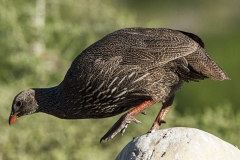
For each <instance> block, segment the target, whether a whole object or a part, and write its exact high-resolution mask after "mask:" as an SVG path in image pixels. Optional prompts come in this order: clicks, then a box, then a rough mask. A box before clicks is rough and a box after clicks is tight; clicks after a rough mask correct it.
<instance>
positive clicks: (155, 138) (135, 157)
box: [116, 127, 240, 160]
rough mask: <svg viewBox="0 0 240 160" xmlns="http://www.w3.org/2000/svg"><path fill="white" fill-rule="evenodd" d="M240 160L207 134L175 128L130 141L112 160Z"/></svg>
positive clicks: (231, 148)
mask: <svg viewBox="0 0 240 160" xmlns="http://www.w3.org/2000/svg"><path fill="white" fill-rule="evenodd" d="M130 159H131V160H159V159H160V160H240V150H239V149H238V148H237V147H235V146H233V145H231V144H229V143H227V142H225V141H223V140H221V139H219V138H218V137H215V136H213V135H211V134H209V133H207V132H204V131H201V130H198V129H194V128H184V127H176V128H169V129H164V130H159V131H156V132H154V133H150V134H145V135H142V136H140V137H137V138H135V139H133V140H132V141H131V142H129V143H128V144H127V145H126V146H125V147H124V148H123V150H122V151H121V152H120V153H119V155H118V156H117V158H116V160H130Z"/></svg>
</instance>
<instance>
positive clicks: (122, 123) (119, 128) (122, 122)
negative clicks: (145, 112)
mask: <svg viewBox="0 0 240 160" xmlns="http://www.w3.org/2000/svg"><path fill="white" fill-rule="evenodd" d="M131 121H133V122H135V123H137V124H139V123H141V121H139V120H137V119H136V118H135V117H134V116H131V115H128V114H125V115H123V116H122V117H121V118H120V119H119V120H118V121H117V122H116V123H115V124H114V125H113V126H112V127H111V128H110V129H109V131H108V132H107V133H106V134H105V135H104V136H103V137H102V138H101V140H100V143H101V142H102V141H103V140H107V141H108V140H110V139H112V138H113V137H114V136H115V135H116V134H118V133H119V132H120V133H122V135H123V133H124V132H125V130H126V128H127V126H128V124H129V123H131Z"/></svg>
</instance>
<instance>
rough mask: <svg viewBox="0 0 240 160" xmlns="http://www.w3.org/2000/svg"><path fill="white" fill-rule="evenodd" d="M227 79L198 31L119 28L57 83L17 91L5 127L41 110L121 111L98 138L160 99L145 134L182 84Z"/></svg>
mask: <svg viewBox="0 0 240 160" xmlns="http://www.w3.org/2000/svg"><path fill="white" fill-rule="evenodd" d="M206 78H210V79H212V80H216V81H222V80H225V79H230V78H229V77H228V76H227V74H226V72H224V71H223V70H222V69H221V67H220V66H219V65H218V64H217V63H216V62H214V61H213V60H212V59H211V57H210V56H209V55H208V54H207V52H206V51H205V49H204V42H203V41H202V40H201V38H199V37H198V36H197V35H195V34H193V33H190V32H185V31H180V30H174V29H168V28H141V27H138V28H124V29H119V30H117V31H114V32H112V33H110V34H108V35H106V36H105V37H103V38H102V39H100V40H99V41H97V42H95V43H93V44H92V45H90V46H89V47H88V48H86V49H85V50H83V51H82V53H80V54H79V55H78V56H77V57H76V58H75V59H74V61H73V62H72V64H71V66H70V68H69V69H68V71H67V73H66V75H65V77H64V78H63V80H62V82H61V83H60V84H59V85H56V86H54V87H50V88H31V89H27V90H23V91H21V92H20V93H19V94H17V95H16V97H15V98H14V100H13V103H12V108H11V113H10V116H9V125H11V124H13V123H14V121H15V120H16V119H17V118H19V117H22V116H25V115H30V114H33V113H38V112H42V113H46V114H49V115H52V116H55V117H58V118H61V119H88V118H92V119H99V118H107V117H112V116H116V115H118V114H121V113H124V114H123V115H122V116H121V117H120V119H119V120H118V121H117V122H116V123H115V124H114V125H113V126H112V127H111V128H110V129H109V130H108V132H107V133H106V134H105V135H104V136H103V137H102V138H101V140H100V142H102V141H103V140H107V141H108V140H110V139H112V138H113V137H114V136H115V135H116V134H118V133H122V134H123V133H124V132H125V129H126V127H127V125H128V124H129V123H131V122H135V123H137V124H138V123H141V121H139V120H137V119H136V118H135V117H136V115H138V114H145V113H146V112H145V110H146V109H147V108H149V107H150V106H152V105H154V104H156V103H162V108H161V109H160V111H159V113H158V115H157V117H156V119H155V121H154V122H153V125H152V126H151V128H150V130H149V131H148V132H147V133H152V132H154V131H156V130H158V129H159V127H160V126H161V124H163V123H166V121H165V120H164V118H165V116H166V114H167V112H168V110H169V109H170V107H171V105H172V103H173V100H174V96H175V92H176V91H178V90H180V89H181V87H182V85H183V83H184V82H191V81H193V82H199V81H200V80H204V79H206Z"/></svg>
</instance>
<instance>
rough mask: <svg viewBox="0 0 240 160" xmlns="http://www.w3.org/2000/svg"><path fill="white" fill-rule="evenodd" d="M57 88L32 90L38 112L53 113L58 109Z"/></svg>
mask: <svg viewBox="0 0 240 160" xmlns="http://www.w3.org/2000/svg"><path fill="white" fill-rule="evenodd" d="M57 90H58V86H55V87H51V88H34V91H35V99H36V103H37V105H38V112H44V113H47V114H51V113H54V111H55V110H56V108H57V107H58V106H57V104H58V100H57V97H58V92H57Z"/></svg>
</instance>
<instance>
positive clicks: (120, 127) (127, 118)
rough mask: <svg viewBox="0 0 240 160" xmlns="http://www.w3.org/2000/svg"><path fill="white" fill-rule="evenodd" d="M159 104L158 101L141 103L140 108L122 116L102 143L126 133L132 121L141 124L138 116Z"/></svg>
mask: <svg viewBox="0 0 240 160" xmlns="http://www.w3.org/2000/svg"><path fill="white" fill-rule="evenodd" d="M155 103H157V101H153V100H148V101H145V102H143V103H141V104H140V105H139V106H137V107H135V108H133V109H132V110H131V111H129V112H128V113H126V114H124V115H123V116H121V118H120V119H119V120H118V121H117V122H116V123H115V124H114V125H113V126H112V127H111V128H110V129H109V131H108V132H107V133H106V134H105V135H104V136H103V137H102V138H101V140H100V142H102V140H109V139H112V138H113V137H114V136H115V135H116V134H117V133H119V132H121V133H124V132H125V129H126V128H127V125H128V124H129V123H131V121H133V122H135V123H141V121H139V120H137V119H136V118H135V116H136V115H138V114H139V113H143V114H144V113H145V112H144V111H145V109H147V108H149V107H150V106H152V105H154V104H155Z"/></svg>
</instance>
